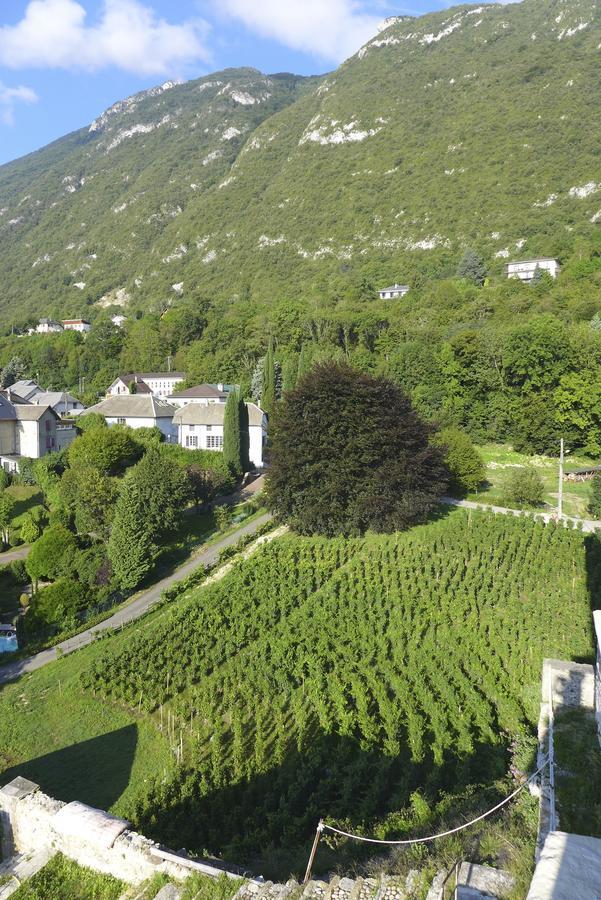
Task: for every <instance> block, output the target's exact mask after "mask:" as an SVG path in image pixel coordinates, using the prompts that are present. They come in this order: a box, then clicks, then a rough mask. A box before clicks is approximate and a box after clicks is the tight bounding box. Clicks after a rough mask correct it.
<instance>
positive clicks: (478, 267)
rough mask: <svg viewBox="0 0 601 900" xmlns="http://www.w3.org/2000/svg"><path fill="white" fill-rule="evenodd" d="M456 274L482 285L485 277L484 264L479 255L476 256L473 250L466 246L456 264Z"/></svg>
mask: <svg viewBox="0 0 601 900" xmlns="http://www.w3.org/2000/svg"><path fill="white" fill-rule="evenodd" d="M457 276H458V277H459V278H467V279H468V280H469V281H473V282H474V284H479V285H480V286H482V285H483V284H484V279H485V278H486V266H485V265H484V260H483V259H482V257H481V256H478V254H477V253H476V251H475V250H472V249H471V248H468V249H467V250H466V251H465V253H464V254H463V257H462V258H461V261H460V263H459V265H458V266H457Z"/></svg>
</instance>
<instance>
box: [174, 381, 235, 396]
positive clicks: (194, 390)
mask: <svg viewBox="0 0 601 900" xmlns="http://www.w3.org/2000/svg"><path fill="white" fill-rule="evenodd" d="M171 396H172V397H176V398H177V399H178V400H180V399H181V400H185V399H186V398H190V399H192V400H193V399H196V398H198V399H203V400H204V399H206V400H213V399H215V400H220V399H223V398H225V397H227V392H226V391H220V390H218V389H217V388H216V387H215V385H213V384H197V385H195V386H194V387H191V388H186V389H185V391H176V392H175V393H173V394H171Z"/></svg>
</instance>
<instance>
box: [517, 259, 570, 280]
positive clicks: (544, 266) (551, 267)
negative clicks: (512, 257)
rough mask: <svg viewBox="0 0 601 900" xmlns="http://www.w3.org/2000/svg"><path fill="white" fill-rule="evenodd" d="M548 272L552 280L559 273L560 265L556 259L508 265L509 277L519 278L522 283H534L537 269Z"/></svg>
mask: <svg viewBox="0 0 601 900" xmlns="http://www.w3.org/2000/svg"><path fill="white" fill-rule="evenodd" d="M537 267H538V268H539V269H540V270H541V272H548V273H549V275H550V276H551V278H556V277H557V275H558V273H559V263H558V262H557V260H555V259H541V260H538V261H537V260H532V262H522V263H521V262H516V263H509V264H508V265H507V277H508V278H519V279H520V281H532V279H533V277H534V273H535V271H536V268H537Z"/></svg>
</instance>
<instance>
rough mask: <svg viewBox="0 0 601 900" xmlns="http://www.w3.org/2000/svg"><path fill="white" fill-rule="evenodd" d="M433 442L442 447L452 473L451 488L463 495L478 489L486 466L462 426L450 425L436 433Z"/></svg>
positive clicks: (456, 493) (452, 491)
mask: <svg viewBox="0 0 601 900" xmlns="http://www.w3.org/2000/svg"><path fill="white" fill-rule="evenodd" d="M432 443H433V444H434V446H435V447H440V449H441V450H442V451H443V453H444V459H445V462H446V464H447V467H448V469H449V472H450V473H451V479H450V482H449V490H450V491H451V493H452V494H455V495H459V496H461V495H463V494H467V493H469V492H470V491H475V490H477V489H478V487H479V486H480V484H481V483H482V481H483V480H484V474H485V471H486V469H485V466H484V461H483V460H482V457H481V456H480V454H479V453H478V451H477V450H476V448H475V447H474V445H473V443H472V441H471V438H470V437H469V436H468V435H467V434H466V433H465V432H464V431H461V429H460V428H455V427H454V426H449V427H448V428H443V429H442V431H439V432H438V433H437V434H435V435H434V437H433V439H432Z"/></svg>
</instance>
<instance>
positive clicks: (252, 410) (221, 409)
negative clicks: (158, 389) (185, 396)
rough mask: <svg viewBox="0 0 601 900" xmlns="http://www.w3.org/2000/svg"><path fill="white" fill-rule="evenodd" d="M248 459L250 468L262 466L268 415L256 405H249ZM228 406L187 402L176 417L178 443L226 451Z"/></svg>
mask: <svg viewBox="0 0 601 900" xmlns="http://www.w3.org/2000/svg"><path fill="white" fill-rule="evenodd" d="M246 409H247V411H248V458H249V460H250V462H251V466H253V467H256V468H261V467H262V466H263V448H264V445H265V438H266V435H267V416H266V415H265V413H264V412H263V410H262V409H259V407H258V406H257V405H256V404H255V403H247V404H246ZM224 414H225V403H187V404H186V405H185V406H182V407H181V408H180V409H178V410H177V412H176V413H175V415H174V416H173V424H174V426H176V427H177V442H178V444H180V445H181V446H182V447H187V448H188V449H189V450H223V419H224Z"/></svg>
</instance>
